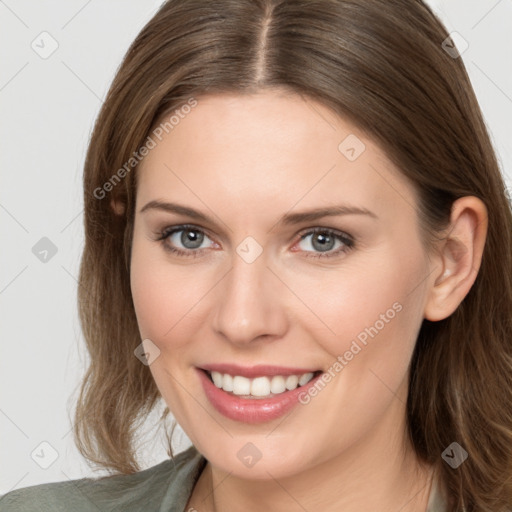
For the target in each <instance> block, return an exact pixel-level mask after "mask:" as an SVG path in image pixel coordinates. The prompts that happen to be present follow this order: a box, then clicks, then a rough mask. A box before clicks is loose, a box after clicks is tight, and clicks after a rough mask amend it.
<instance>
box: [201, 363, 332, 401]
mask: <svg viewBox="0 0 512 512" xmlns="http://www.w3.org/2000/svg"><path fill="white" fill-rule="evenodd" d="M200 370H201V371H202V372H204V373H205V375H206V376H207V377H208V379H209V380H210V382H211V383H212V384H213V385H214V386H215V387H217V388H218V389H220V390H222V391H224V392H226V393H228V394H230V395H233V396H236V397H238V398H242V399H249V400H250V399H265V398H272V397H276V396H279V395H281V394H282V393H286V392H288V391H294V390H296V389H298V388H301V387H303V386H306V384H308V383H309V382H310V381H311V380H313V379H314V378H315V377H317V376H318V375H320V374H321V373H322V370H315V371H306V372H300V371H299V372H297V373H289V372H288V371H282V372H281V374H276V373H275V372H276V371H279V370H278V369H272V370H270V372H269V374H267V375H259V376H256V377H253V378H250V377H247V376H244V375H238V374H236V373H235V372H230V373H228V372H225V371H216V370H206V369H204V368H200ZM240 373H241V372H240ZM246 373H247V372H246Z"/></svg>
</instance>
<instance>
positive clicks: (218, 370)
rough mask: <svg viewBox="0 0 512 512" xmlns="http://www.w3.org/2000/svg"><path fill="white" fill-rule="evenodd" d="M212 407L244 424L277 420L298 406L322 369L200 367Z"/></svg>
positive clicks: (202, 380)
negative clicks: (300, 399)
mask: <svg viewBox="0 0 512 512" xmlns="http://www.w3.org/2000/svg"><path fill="white" fill-rule="evenodd" d="M196 371H197V374H198V376H199V380H200V382H201V385H202V388H203V391H204V393H205V396H206V398H207V400H208V401H209V402H210V404H211V405H212V406H213V407H214V409H216V410H217V412H219V413H221V414H222V415H223V416H226V417H227V418H230V419H232V420H235V421H238V422H243V423H263V422H267V421H271V420H274V419H277V418H279V417H281V416H283V415H284V414H286V413H287V412H289V411H290V410H291V409H292V408H294V407H295V406H297V405H298V404H299V403H300V402H299V395H300V394H301V393H307V391H308V389H309V388H310V387H312V386H314V385H315V384H316V382H317V380H318V379H319V378H320V376H321V375H322V373H323V372H322V370H313V369H308V368H285V367H278V366H268V365H260V366H253V367H241V366H237V365H227V364H218V365H206V366H202V367H201V368H199V367H196Z"/></svg>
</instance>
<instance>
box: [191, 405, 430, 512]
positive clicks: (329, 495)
mask: <svg viewBox="0 0 512 512" xmlns="http://www.w3.org/2000/svg"><path fill="white" fill-rule="evenodd" d="M402 406H403V404H401V405H400V406H398V405H397V407H398V408H400V407H402ZM402 412H403V414H402V417H403V418H404V420H403V421H402V423H401V425H397V424H396V411H394V414H389V415H388V417H387V418H383V420H382V421H381V422H380V423H379V424H378V425H377V426H376V427H374V428H373V430H372V431H371V432H369V433H368V435H366V436H364V438H362V439H361V440H360V441H359V442H357V443H355V444H353V445H352V446H351V447H350V448H349V449H347V450H344V451H343V452H341V453H340V454H338V455H337V456H335V457H331V458H329V459H328V460H325V461H324V462H321V463H319V464H317V465H315V466H313V467H309V468H307V469H306V470H304V471H302V472H300V473H295V474H293V475H290V476H286V477H280V478H278V479H276V478H274V477H273V476H272V470H271V468H269V471H268V473H269V478H268V479H266V480H248V479H243V478H239V477H236V476H233V475H232V474H231V473H227V472H225V471H223V470H221V469H219V468H217V467H215V466H212V465H211V464H210V463H208V464H207V465H206V466H205V469H204V471H203V473H202V474H201V476H200V479H199V481H198V483H197V485H196V489H194V492H193V495H192V497H191V501H190V502H189V505H194V506H195V508H196V509H197V510H199V511H201V512H217V511H223V512H231V511H235V510H244V512H257V511H261V510H271V511H272V512H280V511H283V512H284V511H287V512H289V511H290V510H297V511H302V510H323V511H324V512H335V511H336V512H339V511H343V512H360V511H361V510H379V511H381V512H388V511H389V512H396V511H397V510H400V512H418V511H422V512H424V511H426V508H427V502H428V498H429V495H430V491H431V485H432V475H433V468H432V467H429V466H426V465H423V464H421V463H420V461H419V460H418V459H417V457H416V455H415V453H414V451H413V449H412V446H411V445H410V442H409V441H408V436H407V434H406V428H405V410H403V411H402ZM186 510H190V509H189V508H188V507H187V509H186Z"/></svg>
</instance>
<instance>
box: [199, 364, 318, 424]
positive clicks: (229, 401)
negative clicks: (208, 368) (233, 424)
mask: <svg viewBox="0 0 512 512" xmlns="http://www.w3.org/2000/svg"><path fill="white" fill-rule="evenodd" d="M216 367H217V368H218V367H220V365H219V366H217V365H216ZM255 368H258V367H255ZM267 368H274V369H275V368H277V367H267ZM231 369H232V367H231ZM196 371H197V372H198V374H199V379H200V380H201V384H202V386H203V389H204V392H205V394H206V396H207V398H208V400H209V401H210V403H211V404H212V405H213V406H214V407H215V409H216V410H217V411H218V412H220V413H221V414H222V415H224V416H226V417H227V418H230V419H232V420H235V421H240V422H243V423H264V422H266V421H271V420H274V419H276V418H279V417H280V416H283V415H284V414H286V413H287V412H288V411H290V410H291V409H292V408H293V407H295V406H296V405H298V404H299V395H300V394H301V393H307V392H308V389H309V388H310V387H312V386H314V385H315V383H316V381H317V380H318V378H319V377H321V375H322V374H321V373H319V374H318V375H317V376H316V377H314V378H313V379H311V380H310V381H309V382H308V383H307V384H305V385H304V386H300V387H298V388H296V389H294V390H292V391H285V392H284V393H280V394H278V395H275V396H273V397H271V398H240V397H238V396H236V395H233V394H231V393H227V392H226V391H224V390H222V389H219V388H218V387H217V386H215V384H214V383H213V382H212V381H211V380H210V378H209V377H208V374H207V373H206V372H205V371H204V370H202V369H200V368H196ZM214 371H218V370H214ZM223 371H224V372H225V373H230V374H231V371H229V372H228V371H225V370H223ZM298 373H299V374H300V373H308V371H307V370H306V371H302V370H301V371H299V372H298ZM234 375H241V374H240V373H236V372H235V373H234ZM258 375H261V371H260V370H259V369H258ZM258 375H256V376H258ZM265 375H270V374H269V373H266V374H265ZM273 375H283V373H279V372H278V373H276V374H273Z"/></svg>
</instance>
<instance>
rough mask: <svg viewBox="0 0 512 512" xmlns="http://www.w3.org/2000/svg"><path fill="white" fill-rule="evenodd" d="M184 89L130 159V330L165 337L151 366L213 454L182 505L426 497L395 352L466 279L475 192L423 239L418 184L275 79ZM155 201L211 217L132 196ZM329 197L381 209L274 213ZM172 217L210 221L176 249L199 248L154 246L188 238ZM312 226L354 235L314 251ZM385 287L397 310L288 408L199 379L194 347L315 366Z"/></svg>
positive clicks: (359, 505) (481, 238)
mask: <svg viewBox="0 0 512 512" xmlns="http://www.w3.org/2000/svg"><path fill="white" fill-rule="evenodd" d="M197 99H198V105H197V106H196V107H195V108H193V109H192V111H191V112H190V113H189V114H187V115H186V116H185V117H184V119H182V120H180V122H179V124H178V125H176V126H175V127H174V129H173V130H172V131H170V132H169V133H168V134H167V135H165V136H164V137H163V139H162V141H161V142H159V143H158V145H157V146H156V147H155V148H154V149H152V150H151V151H150V153H149V154H148V155H147V156H146V157H145V159H144V160H143V161H142V163H141V166H140V167H139V169H138V172H139V175H138V180H139V181H138V188H137V196H136V216H135V225H134V236H133V246H132V259H131V289H132V294H133V300H134V304H135V310H136V314H137V320H138V324H139V328H140V333H141V337H142V339H146V338H149V339H150V340H151V341H152V342H153V343H154V344H155V345H156V346H157V347H158V349H159V350H160V354H159V356H158V357H157V358H156V359H155V360H154V362H153V363H152V364H151V365H150V370H151V373H152V375H153V377H154V379H155V382H156V384H157V386H158V388H159V390H160V392H161V394H162V396H163V398H164V400H165V402H166V403H167V405H168V406H169V408H170V410H171V412H172V413H173V414H174V416H175V418H176V420H177V421H178V422H179V423H180V425H181V426H182V427H183V429H184V431H185V432H186V433H187V435H188V436H189V438H190V439H191V441H192V442H193V443H194V445H195V446H196V447H197V449H198V450H199V451H200V452H201V453H202V454H203V455H204V456H205V457H206V459H207V460H208V464H207V465H206V468H205V470H204V471H203V472H202V474H201V476H200V478H199V480H198V482H197V484H196V486H195V488H194V490H193V493H192V496H191V498H190V500H189V503H188V505H187V509H186V510H189V508H191V507H194V508H195V509H196V510H198V511H199V512H203V511H212V510H223V511H231V510H245V511H252V510H254V511H259V510H272V511H276V512H277V511H281V510H286V511H290V510H293V511H294V510H297V511H299V510H300V511H302V510H304V509H305V510H324V511H335V510H336V511H339V510H343V511H344V512H352V511H354V512H356V511H357V512H360V511H361V510H369V511H370V510H379V511H381V512H386V511H390V512H391V511H393V512H396V511H398V510H400V511H401V512H411V511H413V510H414V511H418V510H425V508H426V506H427V501H428V496H429V492H430V488H431V487H430V486H431V477H432V468H430V467H428V466H423V465H422V464H420V462H419V461H418V460H417V458H416V456H415V454H414V452H413V450H412V447H411V445H410V443H409V441H408V438H407V436H406V422H405V418H406V416H405V402H406V398H407V382H408V366H409V362H410V359H411V356H412V351H413V349H414V345H415V342H416V339H417V334H418V331H419V329H420V327H421V323H422V321H423V319H424V318H428V319H429V320H432V321H436V320H440V319H443V318H446V317H447V316H449V315H450V314H451V313H452V312H453V311H454V310H455V309H456V308H457V306H458V305H459V304H460V302H461V301H462V300H463V298H464V297H465V296H466V294H467V292H468V291H469V289H470V288H471V286H472V284H473V282H474V280H475V278H476V275H477V271H478V268H479V265H480V261H481V254H482V250H483V246H484V242H485V235H486V230H487V220H486V219H487V217H486V210H485V206H484V205H483V203H482V202H481V201H480V200H479V199H477V198H475V197H465V198H461V199H459V200H458V201H456V203H455V204H454V207H453V210H452V223H451V225H450V227H449V229H448V230H446V232H445V233H443V235H445V237H444V239H443V240H442V241H440V242H439V243H438V246H437V247H436V250H435V251H432V252H428V251H427V250H426V249H425V247H424V246H423V245H422V242H421V239H420V232H419V218H418V215H417V208H416V204H417V201H416V196H415V192H414V189H413V188H412V186H411V185H410V184H409V182H407V181H406V180H405V178H404V177H403V176H402V175H401V174H400V173H399V172H398V170H397V169H396V168H394V166H393V165H392V164H391V162H390V161H389V160H388V159H387V158H386V155H385V153H384V152H383V151H382V149H381V148H379V147H378V146H377V145H376V144H374V143H373V142H372V141H371V140H370V139H369V138H368V136H367V135H365V134H364V133H362V132H361V131H359V130H358V129H357V128H356V127H355V126H353V125H351V124H350V123H348V122H347V121H346V120H343V119H341V118H339V117H337V116H335V115H334V114H333V113H332V112H331V111H330V110H328V109H327V108H326V107H324V106H323V105H321V104H319V103H316V102H314V101H313V100H311V99H306V98H303V97H301V96H298V95H295V94H290V93H289V92H283V91H279V90H267V91H265V92H261V93H258V94H255V95H247V96H243V95H217V96H216V95H212V96H205V97H200V98H197ZM350 134H353V135H356V136H357V137H358V138H359V139H360V140H361V141H363V142H364V144H365V147H366V148H365V150H364V151H363V152H362V153H361V154H360V155H359V156H358V157H357V159H356V160H354V161H350V160H348V159H347V158H346V156H345V155H344V154H343V153H342V152H340V151H339V149H338V145H339V144H340V142H342V141H343V140H344V139H345V138H346V137H347V136H348V135H350ZM152 200H160V201H168V202H175V203H179V204H182V205H185V206H188V207H191V208H194V209H196V210H199V211H201V212H203V213H205V214H207V215H209V216H211V217H212V222H204V221H197V220H195V219H193V218H190V217H188V216H184V215H181V214H175V213H169V212H165V211H161V210H156V209H149V210H146V211H145V212H143V213H141V212H140V210H141V209H142V208H143V207H144V206H145V205H146V204H147V203H148V202H149V201H152ZM336 204H350V205H352V206H356V207H360V208H366V209H368V210H371V211H372V212H374V214H375V215H376V216H377V218H373V217H371V216H369V215H356V214H351V215H342V216H333V217H323V218H322V219H317V220H315V221H306V222H302V223H301V224H297V225H291V226H282V225H279V224H278V221H279V220H280V218H281V217H282V216H283V215H284V214H286V213H289V212H298V211H304V210H309V209H313V208H318V207H322V206H332V205H336ZM114 207H115V205H114ZM185 223H187V224H193V225H194V226H195V227H196V228H197V229H202V230H203V232H204V233H205V236H204V240H203V243H202V244H201V246H200V249H188V251H190V252H192V251H196V253H198V255H197V257H186V256H177V255H174V254H171V253H169V252H168V251H166V250H165V249H164V243H167V244H168V245H174V246H175V247H178V248H180V249H182V250H184V251H186V250H187V247H186V246H184V245H183V244H182V243H181V242H180V236H181V234H182V232H179V233H177V234H175V235H173V236H172V240H171V238H167V240H166V241H164V242H162V241H157V237H158V233H159V232H160V231H162V230H164V229H165V228H166V227H169V226H179V225H182V224H185ZM317 227H320V228H324V229H327V228H329V229H334V230H339V231H341V232H343V233H347V234H349V235H350V236H351V237H353V239H354V241H355V245H354V247H353V248H352V249H350V250H348V251H347V252H344V253H338V254H337V255H333V257H331V258H315V257H314V256H317V255H318V254H322V249H319V247H321V246H320V245H318V244H315V245H314V243H313V242H314V240H315V235H311V234H310V235H309V236H307V237H306V239H304V240H302V241H300V235H301V234H304V233H305V232H307V231H308V230H310V229H312V228H317ZM196 234H197V233H196ZM248 236H250V237H252V238H254V239H255V240H256V241H257V243H258V244H259V246H260V247H261V249H262V253H261V255H260V256H259V257H258V258H256V260H255V261H254V262H252V263H247V262H246V261H245V260H244V259H243V258H241V257H240V256H239V255H238V254H237V252H236V249H237V247H238V245H239V244H240V243H241V242H242V241H243V240H244V239H246V237H248ZM340 247H344V245H343V243H342V242H340V241H337V242H335V245H330V246H328V247H327V252H328V253H330V254H334V253H336V251H338V249H339V248H340ZM308 255H310V256H313V257H308ZM394 303H399V304H400V305H401V307H402V309H401V311H400V312H397V313H396V314H395V315H394V318H393V319H391V320H389V321H388V322H387V323H385V326H384V327H383V328H382V329H380V330H379V332H378V334H377V335H375V336H374V337H373V338H368V343H367V345H366V346H363V348H362V350H361V351H360V352H359V353H357V355H355V356H354V357H353V359H352V360H351V361H349V362H348V364H346V365H345V366H344V367H343V369H342V370H341V371H339V372H338V373H337V374H336V376H335V377H334V378H333V379H332V380H331V381H330V382H329V383H328V384H327V385H326V386H325V388H324V389H323V390H321V391H320V392H319V393H318V394H317V395H316V396H315V397H314V398H312V399H311V401H310V402H309V403H308V404H307V405H299V406H297V407H295V408H294V409H293V410H292V412H291V413H290V414H288V415H287V416H285V417H282V418H279V419H277V420H274V421H271V422H266V423H263V424H258V425H250V424H244V423H242V422H237V421H233V420H231V419H228V418H226V417H224V416H222V415H221V414H220V413H218V412H217V411H216V410H215V409H214V408H213V406H212V405H211V404H210V403H209V402H208V400H207V398H206V397H205V395H204V393H203V390H202V387H201V385H200V382H199V379H198V377H197V375H196V372H195V370H194V367H196V366H201V365H202V364H206V363H213V362H215V363H219V362H229V363H236V364H240V365H243V366H252V365H255V364H265V363H267V364H274V365H283V366H291V367H305V368H319V369H322V370H324V371H327V370H328V368H329V367H332V365H333V363H334V362H335V360H336V358H337V356H338V355H343V354H344V353H345V352H346V351H347V350H349V348H350V346H351V343H352V342H353V340H354V339H356V337H357V335H358V334H359V333H361V332H362V331H364V329H365V327H369V326H373V325H375V323H376V321H377V320H379V318H381V316H380V315H382V314H385V313H386V311H387V310H389V309H390V308H392V305H393V304H394ZM248 442H251V443H253V444H254V445H255V446H256V447H257V449H258V450H259V451H260V452H261V459H260V460H259V461H258V462H257V463H256V464H255V465H253V466H252V467H246V466H245V465H244V464H242V462H241V461H240V460H239V459H238V457H237V452H238V451H239V450H240V449H241V448H242V447H244V445H246V443H248ZM212 489H213V491H212Z"/></svg>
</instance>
